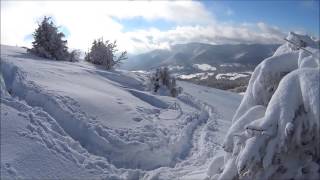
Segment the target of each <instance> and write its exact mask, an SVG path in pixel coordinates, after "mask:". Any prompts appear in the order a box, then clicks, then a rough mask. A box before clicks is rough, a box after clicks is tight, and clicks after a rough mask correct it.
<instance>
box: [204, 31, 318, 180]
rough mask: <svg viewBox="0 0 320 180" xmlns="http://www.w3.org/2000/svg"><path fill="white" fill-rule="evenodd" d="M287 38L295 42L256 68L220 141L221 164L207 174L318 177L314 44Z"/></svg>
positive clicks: (218, 176) (301, 38) (213, 176)
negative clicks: (223, 151)
mask: <svg viewBox="0 0 320 180" xmlns="http://www.w3.org/2000/svg"><path fill="white" fill-rule="evenodd" d="M287 39H288V40H289V41H291V42H293V43H294V44H296V46H295V45H293V44H292V43H289V42H288V43H286V44H284V45H282V46H280V47H279V49H278V50H277V51H276V52H275V54H274V55H273V56H272V57H270V58H267V59H265V60H264V61H263V62H262V63H261V64H259V65H258V66H257V67H256V69H255V71H254V73H253V75H252V77H251V79H250V82H249V86H248V89H247V91H246V93H245V96H244V98H243V100H242V102H241V104H240V106H239V108H238V110H237V112H236V114H235V115H234V117H233V120H232V126H231V128H230V129H229V131H228V133H227V135H226V137H225V140H224V143H223V147H224V150H225V155H224V165H223V166H222V167H221V168H218V169H217V167H216V166H212V168H210V169H208V177H209V178H210V179H221V180H222V179H275V178H276V179H319V177H320V171H319V170H320V147H319V144H320V119H319V117H320V112H319V110H320V97H319V93H320V92H319V87H320V84H319V80H320V76H319V75H320V68H319V67H320V66H319V64H320V63H319V46H318V45H317V43H316V42H315V41H313V40H312V39H311V38H310V37H308V36H303V35H298V34H295V33H289V35H288V37H287ZM301 47H302V48H303V49H302V48H301Z"/></svg>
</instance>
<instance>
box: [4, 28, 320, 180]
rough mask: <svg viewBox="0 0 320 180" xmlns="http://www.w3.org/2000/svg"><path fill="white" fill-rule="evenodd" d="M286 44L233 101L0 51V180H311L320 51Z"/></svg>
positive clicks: (207, 91)
mask: <svg viewBox="0 0 320 180" xmlns="http://www.w3.org/2000/svg"><path fill="white" fill-rule="evenodd" d="M287 39H288V40H289V41H290V42H291V43H289V42H288V43H285V44H283V45H282V46H280V47H279V48H278V49H277V51H276V52H275V53H274V55H272V56H271V57H269V58H267V59H265V60H264V61H263V62H261V63H260V64H259V65H258V66H257V67H256V68H255V70H254V72H253V74H252V76H251V79H250V82H249V85H248V89H247V90H246V93H245V95H244V96H243V97H242V96H240V95H238V94H235V93H231V92H227V91H222V90H217V89H213V88H209V87H204V86H199V85H195V84H191V83H188V82H182V81H178V82H177V83H178V85H179V86H181V87H182V88H183V92H182V93H181V94H179V96H177V97H176V98H173V97H170V96H165V95H163V94H161V95H159V94H155V93H152V92H150V91H148V90H147V89H148V88H147V84H146V82H147V75H146V74H145V73H143V72H130V71H125V70H112V71H106V70H104V69H103V68H101V67H100V66H94V65H92V64H89V63H87V62H83V61H82V62H75V63H72V62H62V61H53V60H48V59H43V58H38V57H35V56H33V55H30V54H28V53H27V52H26V49H24V48H19V47H12V46H4V45H2V46H1V76H0V77H1V179H17V178H22V179H74V178H79V179H207V180H209V179H210V180H211V179H219V180H225V179H319V170H320V168H319V167H320V148H319V144H320V134H319V132H320V120H319V116H320V114H319V109H320V107H319V104H320V102H319V98H320V97H319V86H320V84H319V78H320V77H319V74H320V72H319V64H320V62H319V41H315V40H313V39H311V38H310V37H308V36H302V35H298V34H295V33H290V34H289V35H288V37H287ZM197 68H200V69H205V70H208V69H210V68H212V67H209V66H203V65H202V66H201V65H197ZM221 78H223V77H222V76H221Z"/></svg>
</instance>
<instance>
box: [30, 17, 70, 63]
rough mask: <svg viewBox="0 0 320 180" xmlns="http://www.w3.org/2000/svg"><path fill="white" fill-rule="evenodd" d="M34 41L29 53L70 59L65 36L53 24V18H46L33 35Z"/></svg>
mask: <svg viewBox="0 0 320 180" xmlns="http://www.w3.org/2000/svg"><path fill="white" fill-rule="evenodd" d="M33 37H34V41H33V42H32V46H33V47H32V49H30V50H29V51H30V52H31V53H34V54H36V55H37V56H40V57H44V58H49V59H55V60H67V59H68V58H69V53H68V47H67V46H66V44H67V41H66V40H63V38H64V37H65V35H64V34H63V33H62V32H59V31H58V27H56V26H55V24H54V23H53V22H52V20H51V17H46V16H45V17H44V18H43V20H42V22H41V23H40V24H39V26H38V28H37V29H36V30H35V32H34V33H33Z"/></svg>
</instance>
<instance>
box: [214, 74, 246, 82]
mask: <svg viewBox="0 0 320 180" xmlns="http://www.w3.org/2000/svg"><path fill="white" fill-rule="evenodd" d="M250 74H252V72H243V73H236V72H235V73H219V74H217V75H216V79H218V80H219V79H229V80H232V81H234V80H236V79H238V78H241V77H248V76H250Z"/></svg>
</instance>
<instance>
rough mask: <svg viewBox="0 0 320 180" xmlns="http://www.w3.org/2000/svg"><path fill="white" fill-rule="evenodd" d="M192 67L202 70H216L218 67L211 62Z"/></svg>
mask: <svg viewBox="0 0 320 180" xmlns="http://www.w3.org/2000/svg"><path fill="white" fill-rule="evenodd" d="M192 67H194V68H196V69H199V70H201V71H216V70H217V68H216V67H214V66H211V65H209V64H194V65H192Z"/></svg>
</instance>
